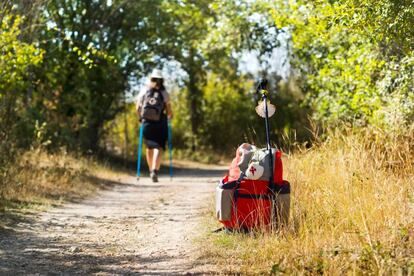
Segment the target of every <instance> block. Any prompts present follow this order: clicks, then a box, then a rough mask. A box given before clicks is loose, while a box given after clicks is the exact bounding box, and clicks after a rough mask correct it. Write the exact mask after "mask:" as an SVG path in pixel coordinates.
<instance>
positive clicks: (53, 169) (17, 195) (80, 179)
mask: <svg viewBox="0 0 414 276" xmlns="http://www.w3.org/2000/svg"><path fill="white" fill-rule="evenodd" d="M98 174H99V175H100V176H101V177H102V175H104V177H105V176H110V175H111V174H112V173H111V171H110V170H107V169H106V168H105V167H104V166H102V165H98V163H96V162H94V161H93V160H91V159H87V158H75V157H74V156H72V155H70V154H68V153H67V152H66V151H60V152H58V153H55V154H50V153H46V152H45V151H43V150H41V149H35V150H31V151H28V152H26V153H24V154H23V155H22V156H21V157H20V158H19V161H18V163H15V164H14V165H10V166H9V168H8V169H7V176H6V177H3V178H2V179H1V180H2V185H1V187H0V188H1V189H0V212H2V211H3V212H13V211H16V210H25V209H28V210H33V209H43V208H44V207H47V206H49V205H51V204H60V203H62V202H64V201H67V200H73V199H79V198H83V197H85V196H87V195H90V194H92V193H94V192H96V190H97V189H99V183H97V181H95V180H94V178H93V176H96V175H98ZM105 174H106V175H105Z"/></svg>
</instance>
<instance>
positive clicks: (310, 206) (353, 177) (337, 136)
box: [201, 129, 414, 275]
mask: <svg viewBox="0 0 414 276" xmlns="http://www.w3.org/2000/svg"><path fill="white" fill-rule="evenodd" d="M413 131H414V130H413V129H410V130H407V132H406V133H405V134H404V135H396V136H394V135H392V136H388V135H384V134H383V133H382V132H381V131H380V130H378V129H376V130H375V129H370V130H369V131H368V132H369V134H367V133H366V132H365V131H362V132H356V131H353V130H352V129H347V130H344V131H341V132H340V131H334V132H332V133H329V138H328V139H327V140H326V141H323V142H317V141H316V142H315V146H314V147H312V148H310V149H298V151H297V153H295V154H293V155H290V156H288V157H286V158H285V159H284V165H285V168H286V173H285V175H286V176H285V178H286V179H289V181H290V182H291V185H292V194H291V200H292V202H291V214H290V221H289V226H288V227H286V228H285V229H281V230H280V231H278V232H277V233H269V232H261V231H257V232H254V233H251V234H242V233H239V234H238V233H236V234H227V233H224V232H221V233H209V234H208V236H207V238H206V239H204V240H203V241H202V242H201V243H202V246H201V247H202V248H204V252H203V256H202V258H206V257H207V258H209V259H211V260H214V261H215V262H218V263H220V265H221V267H222V269H223V271H225V272H226V273H230V274H233V273H242V274H245V275H252V274H258V275H264V274H267V275H269V274H271V275H277V274H287V275H292V274H329V275H331V274H334V275H340V274H347V273H351V274H356V275H359V274H366V273H368V274H371V273H372V274H383V275H390V274H402V275H410V274H412V273H413V271H414V258H413V256H414V198H413V195H414V186H413V183H414V164H413V162H412V160H414V151H413V146H414V144H413V143H414V140H413V139H412V137H413V134H414V132H413ZM212 208H214V207H213V205H212ZM207 216H208V219H207V220H208V222H207V223H206V229H208V231H211V230H212V229H215V228H218V227H220V226H219V225H218V224H217V222H216V221H215V220H213V219H214V211H212V212H209V213H208V214H207Z"/></svg>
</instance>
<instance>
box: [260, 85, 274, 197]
mask: <svg viewBox="0 0 414 276" xmlns="http://www.w3.org/2000/svg"><path fill="white" fill-rule="evenodd" d="M266 93H267V91H266V90H263V92H262V99H263V101H264V106H265V126H266V149H267V150H268V151H269V167H270V179H269V183H270V188H271V189H272V191H274V183H273V169H274V168H273V152H272V147H271V145H270V126H269V112H268V108H267V96H266Z"/></svg>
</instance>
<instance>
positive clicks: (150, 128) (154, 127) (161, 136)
mask: <svg viewBox="0 0 414 276" xmlns="http://www.w3.org/2000/svg"><path fill="white" fill-rule="evenodd" d="M143 127H144V133H143V136H144V142H145V145H146V146H147V148H149V149H155V148H162V149H163V150H165V144H166V142H167V139H168V123H167V117H166V116H162V117H161V120H160V121H159V122H148V121H144V122H143Z"/></svg>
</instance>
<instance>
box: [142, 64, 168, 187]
mask: <svg viewBox="0 0 414 276" xmlns="http://www.w3.org/2000/svg"><path fill="white" fill-rule="evenodd" d="M136 110H137V112H138V115H139V117H140V120H141V124H142V126H141V127H143V136H144V142H145V145H146V157H147V163H148V168H149V171H150V177H151V179H152V181H153V182H158V171H159V169H160V166H161V158H162V154H163V151H164V150H165V144H166V141H167V138H168V121H167V120H170V119H171V118H172V115H173V114H172V110H171V103H170V96H169V95H168V93H167V91H166V89H165V87H164V78H163V77H162V73H161V71H160V70H158V69H155V70H154V71H153V72H152V74H151V76H150V83H149V86H148V88H147V89H146V90H144V91H142V92H141V93H140V94H139V95H138V100H137V105H136Z"/></svg>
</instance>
